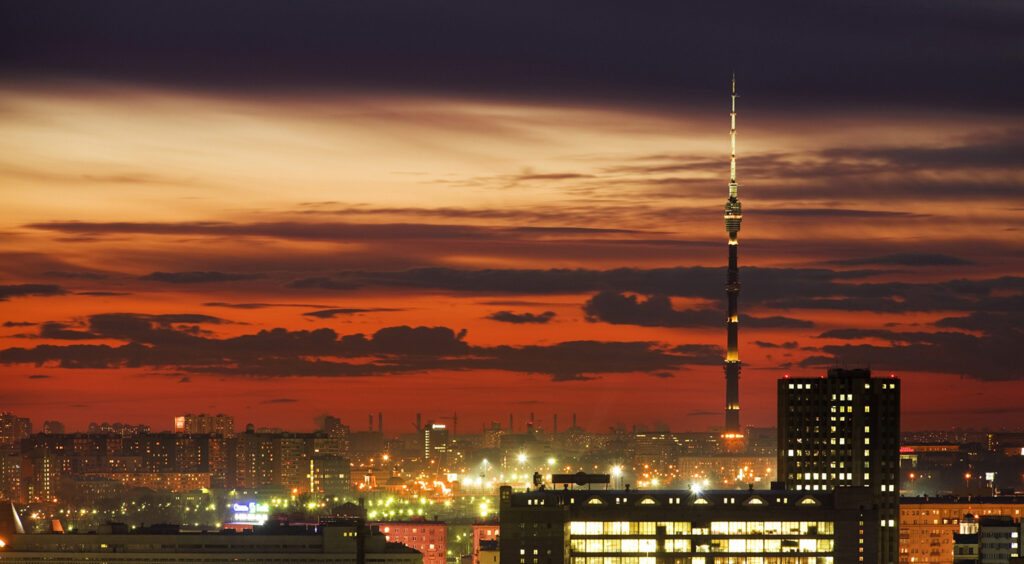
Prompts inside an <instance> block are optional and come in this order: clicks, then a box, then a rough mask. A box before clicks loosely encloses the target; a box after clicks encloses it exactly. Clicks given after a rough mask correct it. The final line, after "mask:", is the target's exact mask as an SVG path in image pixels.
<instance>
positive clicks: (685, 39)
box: [0, 0, 1024, 112]
mask: <svg viewBox="0 0 1024 564" xmlns="http://www.w3.org/2000/svg"><path fill="white" fill-rule="evenodd" d="M63 7H64V5H63V4H62V3H61V2H59V1H57V0H37V1H34V2H29V3H22V4H18V5H17V7H16V8H12V9H9V10H6V14H5V15H6V17H5V18H3V20H0V38H2V40H0V41H2V43H0V52H3V53H5V61H4V62H5V65H4V66H5V67H6V68H7V69H8V70H7V72H8V73H14V74H15V75H17V74H18V73H33V74H37V73H58V74H69V75H72V76H86V77H90V76H99V77H105V78H110V79H115V80H122V81H131V82H146V83H157V84H161V85H167V84H170V85H174V86H177V87H186V88H218V89H225V88H226V89H232V90H237V91H241V92H245V93H250V92H252V91H254V90H261V89H262V90H266V89H302V90H313V91H317V92H319V91H323V90H330V89H353V88H372V89H375V90H381V89H383V90H391V91H398V92H430V93H440V92H455V93H459V94H463V95H465V94H467V93H469V94H473V95H481V94H483V95H492V96H500V97H503V98H506V99H507V98H510V97H512V98H516V97H529V98H545V99H546V98H556V99H569V100H592V101H599V102H602V103H617V104H622V103H627V104H644V105H683V106H686V105H691V106H692V105H694V104H700V103H703V102H705V100H706V98H707V97H708V96H711V95H714V94H718V93H719V92H720V91H721V89H722V88H721V86H719V85H724V83H725V82H726V73H727V72H728V69H736V70H737V72H738V74H739V76H740V78H741V82H740V84H741V90H743V91H754V92H757V93H758V97H759V99H761V100H765V101H766V102H765V103H771V104H772V105H789V106H790V107H793V108H801V109H806V108H807V107H808V106H814V105H817V106H829V105H833V106H834V105H840V106H844V105H846V106H851V105H854V106H855V105H860V106H877V105H885V106H896V107H901V108H902V107H904V106H909V105H913V107H914V109H915V110H921V109H928V108H938V109H941V110H948V109H949V108H951V107H964V106H966V107H969V108H971V109H974V110H980V111H991V112H1016V111H1018V110H1019V104H1018V100H1017V97H1016V96H1015V95H1014V94H1013V93H1014V92H1019V91H1020V90H1021V85H1022V84H1021V79H1020V78H1019V77H1020V76H1021V75H1022V74H1024V73H1022V72H1020V71H1021V61H1020V59H1019V57H1017V56H1016V54H1017V50H1016V49H1017V47H1018V41H1019V30H1020V29H1021V28H1022V27H1024V16H1022V15H1021V13H1020V10H1018V9H1017V7H1016V6H1015V5H1014V4H1013V3H1005V2H982V3H978V2H959V3H948V2H946V3H925V4H919V3H908V2H886V3H875V2H860V1H856V2H843V3H827V4H822V3H817V2H808V1H798V2H792V3H787V4H786V5H769V4H765V3H763V2H740V3H738V4H737V3H733V4H729V5H720V4H714V3H708V4H701V5H691V4H681V3H678V2H671V1H657V2H651V3H648V4H646V5H645V7H644V9H643V10H623V9H622V6H621V4H618V3H615V2H609V1H597V2H590V3H588V4H587V5H586V9H580V7H579V6H578V5H574V4H565V5H561V4H558V5H552V4H550V3H540V2H526V3H523V2H519V3H514V4H481V3H478V2H473V1H471V0H456V1H455V2H452V3H448V4H446V5H445V9H443V10H439V9H437V8H436V6H432V5H425V4H423V3H420V2H416V1H413V0H386V1H383V2H369V3H360V2H356V3H349V2H341V3H338V2H312V3H302V4H299V5H294V6H293V5H288V6H282V5H281V4H280V3H278V2H272V1H270V0H255V1H252V2H248V3H247V4H246V9H245V10H244V11H243V12H239V11H238V10H237V9H236V7H235V6H234V5H232V4H220V3H210V2H202V1H197V0H185V1H181V2H173V3H171V2H157V3H153V4H148V5H147V8H146V9H145V10H143V9H140V8H139V6H138V4H137V3H135V2H132V1H131V0H109V1H107V2H103V3H102V4H101V5H98V6H97V7H95V8H93V9H90V10H81V11H73V10H72V11H69V10H66V9H62V8H63ZM197 22H202V24H201V25H199V24H197ZM723 29H728V30H729V40H728V42H726V43H723V40H722V35H721V32H720V30H723ZM439 30H440V31H441V32H439ZM183 37H185V38H187V39H188V41H187V43H186V44H185V45H184V46H183V43H182V38H183ZM717 44H722V45H723V48H721V49H717V50H716V49H709V47H708V46H710V45H717ZM680 68H686V69H687V72H679V69H680ZM337 69H344V70H345V72H344V73H338V72H337ZM881 85H884V86H881ZM979 93H984V95H983V97H984V103H983V104H981V103H979V96H982V94H979Z"/></svg>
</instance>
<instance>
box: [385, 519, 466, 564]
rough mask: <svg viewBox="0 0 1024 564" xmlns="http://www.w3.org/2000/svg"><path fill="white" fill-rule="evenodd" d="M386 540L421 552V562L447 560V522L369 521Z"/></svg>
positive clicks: (431, 562)
mask: <svg viewBox="0 0 1024 564" xmlns="http://www.w3.org/2000/svg"><path fill="white" fill-rule="evenodd" d="M370 526H371V527H377V529H378V530H379V531H380V532H381V534H383V535H384V538H385V539H387V541H388V542H397V543H402V544H404V545H405V546H408V547H410V548H414V549H416V550H418V551H420V552H421V553H423V564H445V563H446V562H447V561H448V524H447V523H444V522H441V521H426V520H422V521H421V520H416V521H386V522H378V523H370Z"/></svg>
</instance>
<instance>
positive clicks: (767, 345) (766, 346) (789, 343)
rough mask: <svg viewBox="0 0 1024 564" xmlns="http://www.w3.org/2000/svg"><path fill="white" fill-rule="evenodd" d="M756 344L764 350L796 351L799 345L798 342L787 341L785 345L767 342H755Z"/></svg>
mask: <svg viewBox="0 0 1024 564" xmlns="http://www.w3.org/2000/svg"><path fill="white" fill-rule="evenodd" d="M754 344H755V345H757V346H759V347H761V348H763V349H795V348H797V347H798V346H800V345H799V343H797V342H796V341H786V342H784V343H769V342H766V341H754Z"/></svg>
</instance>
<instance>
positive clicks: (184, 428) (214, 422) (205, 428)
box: [174, 413, 235, 437]
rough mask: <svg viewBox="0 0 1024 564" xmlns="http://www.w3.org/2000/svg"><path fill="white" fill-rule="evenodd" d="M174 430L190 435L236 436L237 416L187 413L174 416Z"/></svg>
mask: <svg viewBox="0 0 1024 564" xmlns="http://www.w3.org/2000/svg"><path fill="white" fill-rule="evenodd" d="M174 432H175V433H185V434H188V435H220V436H222V437H233V436H235V418H234V417H231V416H230V415H224V414H222V413H218V414H217V415H207V414H205V413H200V414H198V415H195V414H192V413H187V414H185V415H179V416H177V417H175V418H174Z"/></svg>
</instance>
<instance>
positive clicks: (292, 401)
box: [260, 398, 299, 403]
mask: <svg viewBox="0 0 1024 564" xmlns="http://www.w3.org/2000/svg"><path fill="white" fill-rule="evenodd" d="M298 401H299V400H297V399H292V398H274V399H268V400H263V401H261V402H260V403H296V402H298Z"/></svg>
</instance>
